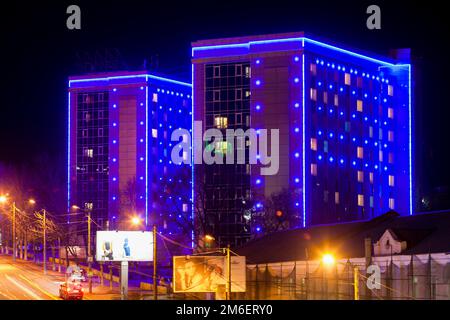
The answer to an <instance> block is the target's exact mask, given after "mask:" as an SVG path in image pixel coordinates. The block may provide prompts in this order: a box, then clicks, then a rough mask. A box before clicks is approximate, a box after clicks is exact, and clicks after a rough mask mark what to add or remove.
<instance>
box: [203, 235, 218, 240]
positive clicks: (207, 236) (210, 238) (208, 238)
mask: <svg viewBox="0 0 450 320" xmlns="http://www.w3.org/2000/svg"><path fill="white" fill-rule="evenodd" d="M205 240H206V241H214V240H216V238H214V237H213V236H211V235H209V234H207V235H205Z"/></svg>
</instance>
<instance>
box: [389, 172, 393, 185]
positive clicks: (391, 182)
mask: <svg viewBox="0 0 450 320" xmlns="http://www.w3.org/2000/svg"><path fill="white" fill-rule="evenodd" d="M393 186H394V176H391V175H390V176H389V187H393Z"/></svg>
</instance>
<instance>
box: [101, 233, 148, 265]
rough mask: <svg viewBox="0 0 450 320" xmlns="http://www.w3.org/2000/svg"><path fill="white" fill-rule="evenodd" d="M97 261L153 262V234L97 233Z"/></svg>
mask: <svg viewBox="0 0 450 320" xmlns="http://www.w3.org/2000/svg"><path fill="white" fill-rule="evenodd" d="M96 249H97V250H96V260H97V261H153V233H152V232H147V231H97V243H96Z"/></svg>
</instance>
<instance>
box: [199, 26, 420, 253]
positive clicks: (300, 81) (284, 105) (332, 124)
mask: <svg viewBox="0 0 450 320" xmlns="http://www.w3.org/2000/svg"><path fill="white" fill-rule="evenodd" d="M192 63H193V97H194V98H193V99H194V100H193V104H194V120H196V121H202V122H203V129H204V130H205V129H208V128H213V127H215V128H219V129H225V128H242V129H244V130H246V129H247V128H254V129H269V130H270V129H279V133H280V142H279V163H280V165H279V171H278V173H277V174H276V175H265V176H263V175H261V174H260V170H259V169H260V166H261V165H260V164H252V165H249V164H246V165H226V164H223V165H220V164H214V165H196V166H195V170H194V173H195V175H196V178H195V180H194V181H197V180H199V181H203V182H204V189H205V192H206V196H207V202H206V212H207V214H208V215H209V216H211V218H210V219H209V221H210V224H211V229H212V230H213V232H214V234H215V236H216V237H218V239H219V242H220V243H221V245H223V244H226V243H230V244H231V245H239V244H240V243H242V242H244V241H246V240H247V239H248V238H249V237H250V235H251V234H252V232H255V231H259V230H261V228H260V227H259V226H255V225H251V223H250V222H249V221H248V220H247V219H245V217H244V215H243V213H244V206H245V205H244V204H243V203H244V202H245V199H249V197H252V196H253V194H260V195H263V196H264V197H270V195H271V194H274V193H276V192H280V191H281V190H283V189H284V190H288V191H289V192H291V194H292V195H293V197H294V198H295V200H294V204H293V206H294V207H295V210H296V213H295V216H296V217H297V220H296V221H297V222H296V223H295V225H291V226H290V227H308V226H311V225H317V224H329V223H339V222H346V221H354V220H365V219H370V218H373V217H376V216H378V215H381V214H383V213H385V212H387V211H389V210H395V211H397V212H399V213H400V214H403V215H411V214H412V213H413V200H412V198H413V181H412V170H413V164H414V163H413V157H412V150H413V114H412V88H411V87H412V85H413V84H412V73H411V71H412V70H411V64H410V57H409V50H397V51H396V52H395V54H394V55H393V56H392V57H378V56H376V55H374V54H366V53H363V52H361V51H356V50H352V49H349V48H346V47H343V46H340V45H336V44H333V43H331V42H328V41H322V40H320V39H318V38H315V37H311V36H309V35H307V34H306V33H303V32H298V33H287V34H275V35H262V36H250V37H239V38H228V39H214V40H202V41H197V42H194V43H192ZM198 147H199V146H198V145H197V146H196V145H194V148H198ZM246 148H248V144H246ZM197 176H200V177H197ZM196 183H197V182H196ZM242 200H244V201H242ZM194 201H196V200H195V199H194Z"/></svg>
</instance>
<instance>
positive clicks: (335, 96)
mask: <svg viewBox="0 0 450 320" xmlns="http://www.w3.org/2000/svg"><path fill="white" fill-rule="evenodd" d="M334 105H335V106H336V107H337V106H338V105H339V96H338V95H337V94H335V95H334Z"/></svg>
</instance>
